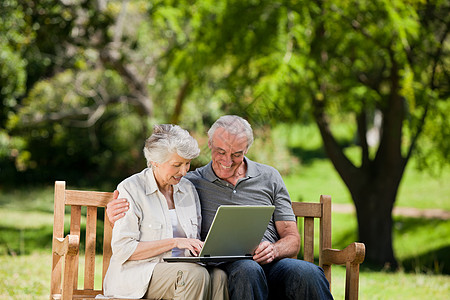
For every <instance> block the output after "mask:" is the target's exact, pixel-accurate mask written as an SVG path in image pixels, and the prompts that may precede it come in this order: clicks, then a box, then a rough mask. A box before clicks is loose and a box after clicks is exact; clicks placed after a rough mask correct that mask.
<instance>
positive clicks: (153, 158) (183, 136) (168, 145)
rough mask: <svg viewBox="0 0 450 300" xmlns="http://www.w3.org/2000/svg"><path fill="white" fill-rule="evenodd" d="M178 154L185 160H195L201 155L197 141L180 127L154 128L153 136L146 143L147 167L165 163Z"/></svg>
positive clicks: (169, 125)
mask: <svg viewBox="0 0 450 300" xmlns="http://www.w3.org/2000/svg"><path fill="white" fill-rule="evenodd" d="M173 153H177V154H178V155H179V156H181V157H183V158H184V159H193V158H196V157H197V156H198V155H199V154H200V148H199V147H198V143H197V141H196V140H195V139H194V138H193V137H192V136H191V135H190V134H189V132H188V131H187V130H184V129H183V128H181V127H180V126H178V125H172V124H161V125H155V126H153V134H152V135H151V136H150V137H149V138H148V139H147V140H146V141H145V146H144V155H145V159H146V160H147V166H148V167H151V166H152V165H151V163H152V162H156V163H159V164H161V163H164V162H166V161H167V160H168V159H169V157H170V156H171V155H172V154H173Z"/></svg>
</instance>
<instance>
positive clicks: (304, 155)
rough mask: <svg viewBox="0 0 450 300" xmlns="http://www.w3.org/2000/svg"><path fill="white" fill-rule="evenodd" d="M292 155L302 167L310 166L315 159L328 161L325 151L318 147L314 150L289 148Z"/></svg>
mask: <svg viewBox="0 0 450 300" xmlns="http://www.w3.org/2000/svg"><path fill="white" fill-rule="evenodd" d="M290 150H291V152H292V154H293V155H294V156H295V157H298V158H299V159H300V160H301V162H302V164H303V165H310V164H311V163H312V162H313V161H314V160H316V159H328V156H327V155H326V153H325V150H324V149H323V148H322V147H320V148H316V149H303V148H301V147H293V148H290Z"/></svg>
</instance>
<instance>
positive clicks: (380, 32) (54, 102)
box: [0, 0, 450, 299]
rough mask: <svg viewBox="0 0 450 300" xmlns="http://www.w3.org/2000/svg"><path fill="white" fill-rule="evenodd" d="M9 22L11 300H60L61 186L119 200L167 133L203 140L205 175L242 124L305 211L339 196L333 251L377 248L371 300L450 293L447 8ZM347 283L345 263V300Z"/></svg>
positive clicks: (37, 16) (0, 284) (132, 1)
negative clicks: (56, 229)
mask: <svg viewBox="0 0 450 300" xmlns="http://www.w3.org/2000/svg"><path fill="white" fill-rule="evenodd" d="M0 17H1V18H0V89H1V93H0V278H1V281H0V298H5V299H24V298H25V299H26V298H28V299H38V298H42V299H44V298H48V295H49V286H50V269H51V234H52V222H53V215H52V211H53V184H54V181H55V180H65V181H66V182H67V185H68V187H69V188H76V189H90V190H102V191H112V190H113V189H114V188H115V186H116V184H117V183H118V182H120V181H121V180H122V179H124V178H126V177H128V176H129V175H131V174H133V173H135V172H138V171H140V170H141V169H142V168H144V167H145V159H144V157H143V154H142V147H143V144H144V140H145V138H146V137H147V136H148V135H149V134H150V133H151V129H152V126H153V125H154V124H157V123H175V124H179V125H180V126H182V127H183V128H186V129H188V130H189V131H190V132H191V133H192V134H193V135H194V136H195V137H196V138H197V140H198V141H199V144H200V145H201V148H202V152H201V155H200V157H199V158H197V159H195V160H194V161H193V163H192V168H195V167H197V166H200V165H203V164H205V163H206V162H208V161H209V159H210V157H209V151H208V148H207V137H206V131H207V129H208V128H209V126H210V125H211V124H212V123H213V122H214V120H216V119H217V118H218V117H220V116H221V115H223V114H237V115H240V116H242V117H244V118H246V119H247V120H248V121H249V122H250V123H251V124H252V126H253V129H254V133H255V138H256V139H255V143H254V145H253V146H252V148H251V149H250V151H249V154H248V156H249V157H250V158H251V159H254V160H256V161H259V162H262V163H266V164H268V165H272V166H274V167H276V168H277V169H278V170H279V171H280V172H281V174H282V175H283V178H284V180H285V182H286V185H287V187H288V190H289V193H290V195H291V198H292V200H293V201H318V199H319V195H320V194H329V195H331V196H332V200H333V204H334V207H335V210H334V212H333V235H332V236H333V247H334V248H343V247H345V246H346V245H347V244H349V243H351V242H353V241H362V242H364V243H365V244H366V248H367V249H366V261H365V262H364V263H363V265H362V270H361V275H360V297H361V299H423V298H425V297H428V298H432V299H448V295H450V276H449V274H450V255H449V253H450V249H449V248H450V219H449V213H450V185H449V184H448V182H450V170H449V167H448V165H449V162H450V159H449V156H450V143H449V141H450V139H449V137H450V126H449V125H450V121H449V119H448V117H447V113H448V112H449V111H450V103H449V92H450V89H449V81H450V80H449V38H448V36H449V27H448V24H450V19H449V18H450V4H449V3H448V1H420V0H409V1H398V0H394V1H381V0H375V1H366V0H362V1H345V0H344V1H342V0H340V1H337V0H336V1H306V0H305V1H295V0H286V1H273V0H271V1H264V0H260V1H258V0H254V1H253V0H252V1H231V0H228V1H222V0H216V1H207V0H204V1H163V0H161V1H157V0H155V1H144V0H141V1H138V0H122V1H114V0H110V1H107V0H96V1H88V0H85V1H83V0H60V1H54V0H41V1H33V0H5V1H2V2H1V4H0ZM394 208H395V210H394ZM411 212H412V213H411ZM100 221H101V220H100ZM344 280H345V275H344V270H343V268H342V267H333V283H332V286H333V294H334V296H335V297H336V299H341V298H343V292H344V291H343V286H344V284H343V282H344ZM97 281H98V280H97ZM97 284H99V282H97Z"/></svg>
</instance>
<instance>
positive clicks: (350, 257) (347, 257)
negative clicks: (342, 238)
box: [322, 243, 366, 265]
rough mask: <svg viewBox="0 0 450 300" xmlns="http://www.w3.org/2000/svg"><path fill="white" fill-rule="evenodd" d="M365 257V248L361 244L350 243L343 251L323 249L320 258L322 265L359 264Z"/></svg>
mask: <svg viewBox="0 0 450 300" xmlns="http://www.w3.org/2000/svg"><path fill="white" fill-rule="evenodd" d="M365 255H366V247H365V245H364V244H363V243H352V244H350V245H348V246H347V247H346V248H345V249H343V250H336V249H329V248H328V249H323V252H322V258H323V264H324V265H332V264H336V265H345V264H347V263H351V264H361V263H362V262H363V261H364V256H365Z"/></svg>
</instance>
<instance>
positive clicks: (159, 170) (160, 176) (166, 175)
mask: <svg viewBox="0 0 450 300" xmlns="http://www.w3.org/2000/svg"><path fill="white" fill-rule="evenodd" d="M154 165H155V168H153V174H155V178H156V182H157V183H158V185H159V187H163V186H167V185H174V184H177V183H179V182H180V180H181V178H182V177H183V176H184V175H186V173H187V172H188V171H189V168H190V166H191V160H190V159H185V158H183V157H181V156H179V155H178V154H176V153H173V154H171V155H170V156H169V159H168V160H167V161H166V162H164V163H162V164H158V163H155V164H154Z"/></svg>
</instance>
